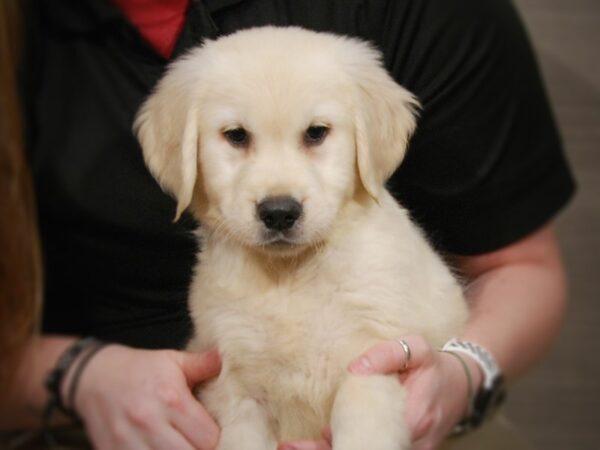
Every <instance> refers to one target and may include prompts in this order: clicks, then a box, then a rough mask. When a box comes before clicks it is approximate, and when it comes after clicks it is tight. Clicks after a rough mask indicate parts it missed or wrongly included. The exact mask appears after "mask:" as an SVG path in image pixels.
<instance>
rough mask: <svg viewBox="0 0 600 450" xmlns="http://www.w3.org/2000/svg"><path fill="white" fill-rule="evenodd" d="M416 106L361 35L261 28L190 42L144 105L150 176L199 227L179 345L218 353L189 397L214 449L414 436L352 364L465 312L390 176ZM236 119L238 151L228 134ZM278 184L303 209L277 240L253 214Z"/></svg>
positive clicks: (381, 443) (380, 442)
mask: <svg viewBox="0 0 600 450" xmlns="http://www.w3.org/2000/svg"><path fill="white" fill-rule="evenodd" d="M416 105H417V102H416V100H415V99H414V97H413V96H412V95H411V94H410V93H408V92H407V91H406V90H405V89H403V88H402V87H400V86H398V85H397V84H395V83H394V82H393V80H392V79H391V78H390V77H389V76H388V75H387V73H386V72H385V70H384V69H383V68H382V66H381V63H380V61H379V54H378V53H377V52H376V51H375V50H374V49H372V48H371V47H370V46H369V45H367V44H366V43H364V42H361V41H359V40H355V39H349V38H343V37H339V36H334V35H330V34H325V33H315V32H310V31H306V30H302V29H299V28H274V27H266V28H256V29H251V30H246V31H241V32H238V33H235V34H233V35H231V36H228V37H224V38H221V39H219V40H217V41H209V42H206V43H205V44H204V45H203V46H201V47H199V48H197V49H194V50H193V51H192V52H190V53H189V54H188V55H186V56H185V57H183V58H182V59H180V60H179V61H177V62H175V63H174V64H173V65H172V67H171V68H170V69H169V70H168V72H167V74H166V76H165V77H164V78H163V79H162V80H161V82H160V83H159V84H158V87H157V89H156V91H155V92H154V93H153V95H152V96H150V98H149V99H148V100H147V102H146V103H145V105H144V106H143V108H142V109H141V111H140V113H139V115H138V118H137V120H136V129H137V132H138V136H139V139H140V142H141V144H142V147H143V150H144V156H145V159H146V162H147V164H148V166H149V168H150V170H151V172H152V173H153V174H154V176H155V177H156V178H157V180H158V181H159V182H160V183H161V185H162V186H163V188H164V189H166V190H167V191H169V192H170V193H172V194H173V195H174V196H175V197H176V199H177V201H178V212H177V215H179V214H180V213H181V212H182V211H183V210H185V209H186V208H188V207H190V208H191V210H192V211H193V212H194V214H196V215H197V217H198V218H199V220H200V221H201V223H202V227H201V229H200V235H201V241H202V252H201V254H200V255H199V262H198V265H197V266H196V272H195V276H194V279H193V283H192V286H191V292H190V303H189V305H190V310H191V314H192V317H193V320H194V324H195V328H196V335H195V337H194V339H193V340H192V343H191V344H190V349H192V350H197V351H200V350H204V349H208V348H211V347H215V346H216V347H218V348H219V350H220V352H221V355H222V358H223V368H222V371H221V374H220V376H219V377H218V379H216V380H215V381H213V382H211V383H209V384H207V385H206V386H204V387H203V388H202V389H201V390H200V394H199V395H200V399H201V401H202V402H203V403H204V405H205V406H206V408H207V409H208V410H209V411H210V412H211V413H212V414H213V415H214V417H215V418H216V419H217V421H218V422H219V424H220V426H221V427H222V434H221V442H220V444H219V449H220V450H230V449H231V450H233V449H245V450H274V449H275V448H276V445H277V442H278V441H280V440H283V439H294V438H311V437H316V436H318V435H319V433H320V430H321V429H322V428H323V427H325V426H327V425H328V424H331V426H332V432H333V436H334V442H333V446H334V449H335V450H392V449H408V448H409V447H410V445H409V441H410V437H409V435H408V431H407V429H406V426H405V424H404V419H403V413H404V411H403V408H404V404H403V403H404V388H403V387H402V386H401V384H400V383H399V381H398V378H397V377H396V376H393V375H388V376H370V377H357V376H353V375H350V374H348V372H347V370H346V366H347V364H348V363H349V361H350V360H352V359H353V358H354V357H356V356H357V355H359V354H360V353H361V352H362V351H364V350H366V349H367V348H368V347H370V346H371V345H373V344H375V343H376V342H379V341H382V340H387V339H394V338H396V337H398V336H402V335H406V334H419V335H423V336H425V337H426V338H427V339H428V340H429V341H430V342H431V344H432V345H433V346H435V347H437V346H440V345H441V344H442V343H443V342H445V341H446V340H447V339H449V338H450V337H452V336H453V335H455V334H457V333H458V332H459V330H460V329H461V327H462V326H463V323H464V321H465V319H466V314H467V310H466V306H465V302H464V299H463V295H462V291H461V288H460V286H459V285H458V283H457V282H456V281H455V279H454V278H453V276H452V275H451V273H450V272H449V270H448V269H447V268H446V266H445V265H444V264H443V262H442V260H441V259H440V258H439V257H438V256H437V255H436V254H435V253H434V252H433V250H432V249H431V247H430V245H429V244H428V243H427V241H426V240H425V238H424V237H423V235H422V234H421V232H420V231H419V230H418V229H417V227H416V226H415V225H414V224H413V223H412V222H411V220H410V218H409V216H408V214H407V212H406V210H404V209H403V208H402V207H401V206H399V205H398V204H397V203H396V201H395V200H394V199H393V198H392V197H391V195H390V194H389V193H388V192H387V191H386V190H385V188H384V182H385V180H386V178H387V177H388V176H389V175H390V174H391V173H392V172H393V171H394V170H395V168H396V167H397V166H398V164H399V163H400V161H401V160H402V157H403V155H404V151H405V148H406V143H407V141H408V138H409V136H410V134H411V133H412V131H413V130H414V127H415V117H414V108H415V106H416ZM313 125H324V126H327V127H328V129H329V132H328V134H327V136H326V137H325V139H324V140H323V142H322V143H320V144H319V145H308V144H307V143H306V142H305V141H304V140H303V135H304V133H305V131H306V129H307V128H308V127H309V126H313ZM236 127H238V128H239V127H243V128H244V129H245V130H248V132H249V134H250V137H251V138H250V141H249V143H248V145H246V146H243V147H239V146H237V147H236V146H233V145H231V144H230V142H229V141H228V140H227V139H225V137H224V131H226V130H228V129H232V128H236ZM276 195H288V196H291V197H293V198H295V199H297V200H298V201H300V202H301V203H302V206H303V214H302V216H301V218H300V219H299V221H298V223H297V224H296V225H295V226H294V228H293V230H292V232H291V233H290V235H289V236H287V238H288V239H287V243H286V244H285V245H283V246H282V245H273V244H271V243H269V242H268V241H267V240H266V237H265V236H266V234H265V229H264V224H262V223H261V221H260V220H259V219H258V217H257V213H256V205H257V203H259V202H260V201H261V200H263V199H264V198H266V197H269V196H276Z"/></svg>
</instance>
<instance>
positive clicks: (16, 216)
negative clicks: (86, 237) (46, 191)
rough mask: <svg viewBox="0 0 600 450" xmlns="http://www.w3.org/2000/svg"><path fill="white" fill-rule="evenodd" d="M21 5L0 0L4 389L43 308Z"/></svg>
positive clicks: (0, 383)
mask: <svg viewBox="0 0 600 450" xmlns="http://www.w3.org/2000/svg"><path fill="white" fill-rule="evenodd" d="M20 5H21V2H20V1H18V0H1V1H0V205H1V206H0V390H1V389H2V388H3V387H4V386H7V385H8V384H9V383H7V382H8V381H10V378H11V376H12V375H13V373H14V369H15V367H16V365H17V363H18V362H19V360H18V358H19V355H20V354H21V353H22V350H23V348H24V346H25V345H26V344H27V342H28V341H29V339H30V338H31V337H32V336H34V335H35V334H36V333H37V328H38V323H39V316H40V307H41V300H40V297H41V269H40V267H41V263H40V252H39V245H38V238H37V227H36V215H35V212H34V201H33V189H32V183H31V177H30V174H29V170H28V167H27V161H26V158H25V152H24V145H23V144H24V142H23V141H24V139H23V134H22V132H23V127H22V118H21V108H20V105H19V96H18V94H17V81H16V67H17V64H18V58H19V47H20V44H21V42H22V39H21V38H20V34H19V33H20V28H21V27H20V18H21V11H20Z"/></svg>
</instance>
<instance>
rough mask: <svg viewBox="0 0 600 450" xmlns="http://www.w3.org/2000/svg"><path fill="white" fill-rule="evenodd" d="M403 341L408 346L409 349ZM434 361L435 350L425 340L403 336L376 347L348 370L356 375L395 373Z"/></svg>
mask: <svg viewBox="0 0 600 450" xmlns="http://www.w3.org/2000/svg"><path fill="white" fill-rule="evenodd" d="M401 341H403V342H404V343H405V344H406V346H407V347H408V348H407V349H405V347H404V346H403V345H402V343H401ZM407 350H408V351H407ZM433 359H434V353H433V349H432V348H431V346H430V345H429V343H428V342H427V341H426V340H425V339H424V338H422V337H421V336H403V337H402V338H398V339H394V340H391V341H385V342H380V343H378V344H376V345H374V346H373V347H371V348H370V349H369V350H367V351H366V352H365V353H363V354H362V355H361V356H359V357H358V358H356V359H355V360H353V361H352V362H351V363H350V364H349V365H348V370H349V371H350V372H351V373H353V374H356V375H368V374H373V373H394V372H401V371H404V370H409V369H414V368H417V367H420V366H422V365H424V364H429V363H430V362H432V361H433Z"/></svg>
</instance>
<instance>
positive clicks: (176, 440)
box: [146, 424, 214, 450]
mask: <svg viewBox="0 0 600 450" xmlns="http://www.w3.org/2000/svg"><path fill="white" fill-rule="evenodd" d="M146 442H147V443H148V444H149V445H150V448H151V449H152V450H166V449H173V450H175V449H177V450H194V447H192V444H190V443H189V442H188V441H187V440H186V439H185V438H184V437H183V436H182V435H181V433H179V432H178V431H177V430H176V429H174V428H172V427H171V426H169V425H167V424H164V425H163V426H158V427H157V428H155V429H153V430H152V432H150V433H148V434H146ZM203 448H205V449H208V447H203ZM213 448H214V447H213Z"/></svg>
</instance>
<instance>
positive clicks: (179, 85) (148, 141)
mask: <svg viewBox="0 0 600 450" xmlns="http://www.w3.org/2000/svg"><path fill="white" fill-rule="evenodd" d="M181 66H182V64H178V63H176V64H175V65H174V66H172V67H171V69H170V70H169V72H168V73H167V75H166V76H165V77H164V78H163V79H162V80H161V81H160V82H159V83H158V85H157V87H156V88H155V90H154V92H153V93H152V94H151V95H150V97H148V99H147V100H146V102H145V103H144V104H143V105H142V107H141V109H140V110H139V112H138V114H137V116H136V119H135V122H134V132H135V133H136V134H137V137H138V140H139V141H140V144H141V146H142V150H143V153H144V160H145V161H146V165H147V166H148V168H149V169H150V172H151V173H152V175H153V176H154V178H156V180H157V181H158V182H159V183H160V185H161V187H162V188H163V189H164V190H165V191H167V192H169V193H170V194H172V195H173V196H174V197H175V199H176V200H177V212H176V215H175V220H177V219H179V217H180V216H181V214H182V213H183V211H184V210H185V209H186V208H187V207H188V206H189V204H190V202H191V200H192V196H193V192H194V185H195V183H196V176H197V164H198V125H199V124H198V109H197V105H198V103H197V102H196V101H195V97H194V95H193V92H192V89H193V87H194V84H193V80H191V79H190V78H189V76H186V74H185V73H182V67H181Z"/></svg>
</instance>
